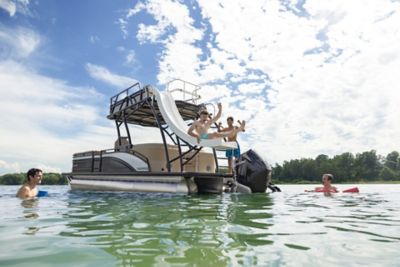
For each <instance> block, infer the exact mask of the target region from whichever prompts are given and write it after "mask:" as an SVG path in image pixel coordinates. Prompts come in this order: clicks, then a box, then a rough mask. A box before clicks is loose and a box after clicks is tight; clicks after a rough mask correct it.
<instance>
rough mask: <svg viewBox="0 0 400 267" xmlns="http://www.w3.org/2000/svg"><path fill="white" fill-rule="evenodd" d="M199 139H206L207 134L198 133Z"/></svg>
mask: <svg viewBox="0 0 400 267" xmlns="http://www.w3.org/2000/svg"><path fill="white" fill-rule="evenodd" d="M200 139H208V134H202V135H200Z"/></svg>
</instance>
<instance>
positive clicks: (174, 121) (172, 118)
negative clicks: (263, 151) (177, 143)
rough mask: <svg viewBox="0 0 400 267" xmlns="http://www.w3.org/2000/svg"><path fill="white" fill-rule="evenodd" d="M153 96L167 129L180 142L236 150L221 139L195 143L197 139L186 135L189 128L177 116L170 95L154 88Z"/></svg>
mask: <svg viewBox="0 0 400 267" xmlns="http://www.w3.org/2000/svg"><path fill="white" fill-rule="evenodd" d="M151 91H152V93H153V94H154V96H155V98H156V100H157V104H158V107H159V109H160V111H161V115H162V116H163V118H164V120H165V122H166V123H167V124H168V127H169V128H170V129H171V130H172V131H173V132H174V133H175V134H176V135H177V136H178V137H179V138H180V139H182V140H184V141H185V142H187V143H189V144H190V145H192V146H200V147H212V148H216V149H224V150H226V149H232V148H237V144H236V142H225V141H224V139H223V138H216V139H202V140H201V141H200V144H198V143H197V138H195V137H193V136H191V135H189V134H188V133H187V131H188V129H189V126H187V125H186V123H185V121H184V120H183V118H182V116H181V114H179V111H178V108H177V106H176V104H175V100H174V98H173V97H172V95H171V93H170V92H168V91H164V92H160V91H158V90H157V89H156V88H154V87H152V88H151Z"/></svg>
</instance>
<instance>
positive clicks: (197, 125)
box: [187, 103, 246, 143]
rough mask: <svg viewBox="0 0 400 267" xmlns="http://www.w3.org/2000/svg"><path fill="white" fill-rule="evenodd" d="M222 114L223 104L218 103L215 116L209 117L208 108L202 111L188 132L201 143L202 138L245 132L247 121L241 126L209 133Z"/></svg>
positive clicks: (222, 136)
mask: <svg viewBox="0 0 400 267" xmlns="http://www.w3.org/2000/svg"><path fill="white" fill-rule="evenodd" d="M221 114H222V104H221V103H218V113H217V115H216V116H215V117H214V118H211V117H209V114H208V111H207V110H202V111H201V112H200V118H199V119H198V120H196V121H194V122H193V124H192V126H190V128H189V129H188V131H187V133H188V134H189V135H191V136H193V137H196V138H197V143H200V141H201V139H215V138H224V137H229V136H230V135H237V133H238V132H243V131H244V127H245V124H246V123H245V121H242V122H241V123H240V127H238V128H233V129H232V130H229V131H225V132H217V133H215V132H214V133H208V129H210V127H211V125H213V123H215V122H217V121H218V119H219V118H220V117H221Z"/></svg>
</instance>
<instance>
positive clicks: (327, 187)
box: [314, 173, 339, 195]
mask: <svg viewBox="0 0 400 267" xmlns="http://www.w3.org/2000/svg"><path fill="white" fill-rule="evenodd" d="M332 180H333V175H332V174H329V173H325V174H324V175H322V184H323V185H324V186H323V187H316V188H315V189H314V191H315V192H323V193H324V194H325V195H330V194H331V193H338V192H339V191H338V190H337V188H336V187H334V186H332Z"/></svg>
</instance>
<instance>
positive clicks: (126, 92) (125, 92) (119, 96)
mask: <svg viewBox="0 0 400 267" xmlns="http://www.w3.org/2000/svg"><path fill="white" fill-rule="evenodd" d="M140 89H141V86H140V83H139V82H136V83H134V84H133V85H131V86H129V87H128V88H126V89H125V90H123V91H121V92H119V93H118V94H116V95H115V96H113V97H111V98H110V107H111V106H112V105H115V103H117V102H118V101H120V100H122V99H124V98H126V97H128V96H130V95H131V94H132V93H134V92H135V91H139V90H140Z"/></svg>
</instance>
